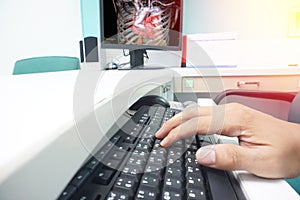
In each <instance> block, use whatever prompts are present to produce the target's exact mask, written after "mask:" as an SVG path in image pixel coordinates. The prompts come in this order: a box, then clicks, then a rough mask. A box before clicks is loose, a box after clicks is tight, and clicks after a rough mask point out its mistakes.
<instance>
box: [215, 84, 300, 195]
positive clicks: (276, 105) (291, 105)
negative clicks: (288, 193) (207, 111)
mask: <svg viewBox="0 0 300 200" xmlns="http://www.w3.org/2000/svg"><path fill="white" fill-rule="evenodd" d="M214 101H215V103H216V104H224V103H230V102H237V103H241V104H243V105H246V106H249V107H251V108H254V109H257V110H260V111H262V112H264V113H267V114H270V115H273V116H274V117H277V118H280V119H283V120H286V121H289V122H293V123H299V124H300V92H299V93H294V92H274V91H258V90H241V89H230V90H225V91H223V92H221V93H219V94H218V95H217V96H216V97H215V98H214ZM286 181H287V182H288V183H289V184H290V185H291V186H292V187H293V188H294V190H295V191H296V192H298V194H300V176H298V177H297V178H294V179H286Z"/></svg>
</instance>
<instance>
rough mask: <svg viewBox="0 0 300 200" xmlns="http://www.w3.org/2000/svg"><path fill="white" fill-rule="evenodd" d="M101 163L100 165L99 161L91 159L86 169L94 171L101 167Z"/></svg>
mask: <svg viewBox="0 0 300 200" xmlns="http://www.w3.org/2000/svg"><path fill="white" fill-rule="evenodd" d="M99 163H100V162H99V160H98V159H96V158H94V157H93V158H91V159H90V161H89V162H88V163H87V165H86V166H85V167H86V168H88V169H90V170H92V171H93V170H94V169H96V168H97V167H98V166H99Z"/></svg>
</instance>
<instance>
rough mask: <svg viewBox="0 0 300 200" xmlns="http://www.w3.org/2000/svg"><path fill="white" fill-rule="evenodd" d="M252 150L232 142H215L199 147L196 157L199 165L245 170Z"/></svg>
mask: <svg viewBox="0 0 300 200" xmlns="http://www.w3.org/2000/svg"><path fill="white" fill-rule="evenodd" d="M251 155H253V154H252V152H251V150H250V149H247V148H245V147H241V146H238V145H234V144H217V145H208V146H205V147H201V148H200V149H199V150H198V151H197V153H196V158H197V160H198V162H199V163H200V164H201V165H205V166H209V167H213V168H218V169H223V170H241V169H243V170H247V169H248V167H249V161H250V160H251V157H252V156H251Z"/></svg>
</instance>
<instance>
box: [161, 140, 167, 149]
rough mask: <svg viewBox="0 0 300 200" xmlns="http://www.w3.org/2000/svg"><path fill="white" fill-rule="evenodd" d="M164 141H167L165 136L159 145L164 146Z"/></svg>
mask: <svg viewBox="0 0 300 200" xmlns="http://www.w3.org/2000/svg"><path fill="white" fill-rule="evenodd" d="M166 143H167V140H166V138H165V139H163V140H162V141H161V143H160V146H162V147H164V146H165V145H166Z"/></svg>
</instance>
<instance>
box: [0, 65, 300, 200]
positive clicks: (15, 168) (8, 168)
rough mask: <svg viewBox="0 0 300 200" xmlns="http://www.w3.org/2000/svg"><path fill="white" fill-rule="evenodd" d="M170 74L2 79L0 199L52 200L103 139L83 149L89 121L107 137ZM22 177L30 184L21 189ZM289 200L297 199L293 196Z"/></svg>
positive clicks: (92, 140)
mask: <svg viewBox="0 0 300 200" xmlns="http://www.w3.org/2000/svg"><path fill="white" fill-rule="evenodd" d="M173 75H174V74H173V72H172V71H170V70H154V71H148V70H146V71H105V72H101V71H93V70H88V71H84V70H81V71H80V72H78V71H66V72H59V73H58V72H54V73H44V74H30V75H17V76H10V77H2V78H1V79H0V93H1V98H0V110H1V113H0V120H1V131H0V137H1V140H0V158H1V159H0V197H1V199H12V198H13V199H22V198H24V196H23V195H24V194H27V195H33V196H31V198H30V199H47V198H45V197H48V198H49V197H50V199H55V198H56V197H57V195H58V194H59V193H60V192H61V190H62V189H63V188H64V186H65V185H66V184H67V183H68V181H69V180H70V178H71V177H72V176H73V174H74V173H75V172H76V171H77V169H78V168H79V167H80V165H81V164H82V162H83V161H84V160H85V159H86V158H87V156H88V155H89V153H90V151H89V150H91V149H92V148H93V147H94V146H95V145H96V143H95V141H98V140H97V139H99V137H100V136H101V135H95V136H93V137H92V138H90V140H89V139H87V141H85V142H86V143H85V144H84V145H83V143H82V139H83V138H82V137H84V135H80V134H78V132H80V129H81V128H83V129H84V130H85V131H86V132H89V133H92V132H93V131H94V130H93V128H92V126H93V124H91V122H93V120H94V118H95V117H96V118H97V119H101V120H100V121H101V131H102V132H103V133H105V132H106V131H107V130H108V129H109V128H110V127H111V126H112V124H113V123H114V122H115V121H116V119H118V118H119V116H121V115H122V114H123V113H124V112H125V111H126V109H127V108H128V107H129V106H130V105H131V104H132V103H133V102H135V101H136V100H137V99H138V98H139V97H141V96H143V95H145V94H147V93H148V92H150V91H152V90H153V89H154V88H157V87H159V86H160V85H162V84H164V83H166V82H169V81H171V80H172V76H173ZM94 111H95V113H93V115H91V112H94ZM91 119H92V120H91ZM81 122H83V123H81ZM78 136H79V137H78ZM87 147H88V148H91V149H87ZM57 155H59V156H57ZM57 164H60V165H62V167H61V166H59V167H61V168H59V167H56V166H57ZM37 175H38V176H37ZM20 178H22V179H24V180H25V181H26V180H28V181H29V182H30V184H26V182H23V183H22V184H21V183H20ZM247 178H248V179H247ZM58 179H59V181H58ZM241 179H246V180H248V182H247V183H246V185H245V187H246V188H245V189H246V190H247V189H248V188H247V184H248V185H249V184H250V185H251V186H252V187H251V186H250V187H249V188H250V189H251V188H252V190H254V191H252V193H257V192H256V191H255V188H254V187H253V183H254V184H256V182H255V181H256V179H255V178H254V179H253V176H249V174H247V175H246V176H243V177H241ZM41 181H43V187H40V184H41ZM53 181H55V185H53ZM21 182H22V181H21ZM266 182H268V181H266ZM281 182H282V181H281ZM251 183H252V184H251ZM274 184H275V183H274ZM274 184H271V185H274ZM258 185H259V184H258ZM281 185H282V184H281ZM281 185H280V184H279V185H278V184H275V185H274V187H271V189H272V188H276V190H277V189H278V187H279V186H281ZM260 186H261V185H260ZM285 186H286V185H285ZM32 187H33V188H32ZM267 187H270V184H268V185H267ZM36 188H39V189H38V190H35V193H34V194H30V191H32V190H33V189H36ZM287 191H289V190H287ZM256 196H257V195H256ZM256 196H255V195H254V197H256ZM288 196H289V195H288ZM285 197H286V196H285ZM289 197H291V198H289V199H293V197H294V198H295V197H297V196H295V195H294V194H293V193H291V194H290V196H289Z"/></svg>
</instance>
